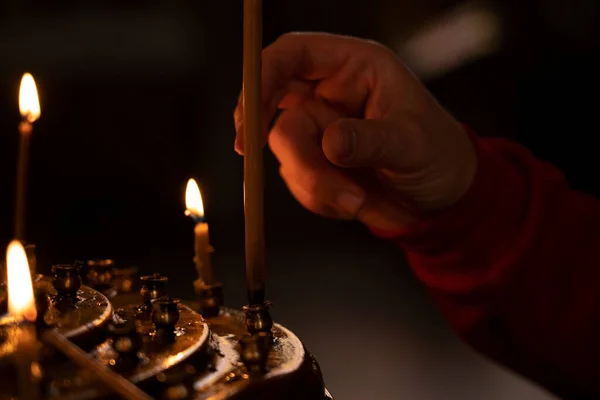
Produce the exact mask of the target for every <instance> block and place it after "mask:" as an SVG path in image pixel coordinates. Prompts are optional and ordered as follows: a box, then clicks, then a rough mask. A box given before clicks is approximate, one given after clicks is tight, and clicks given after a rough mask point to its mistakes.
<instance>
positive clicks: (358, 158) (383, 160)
mask: <svg viewBox="0 0 600 400" xmlns="http://www.w3.org/2000/svg"><path fill="white" fill-rule="evenodd" d="M405 136H406V135H404V134H403V132H402V131H401V129H400V128H399V127H398V125H397V124H395V123H393V122H389V121H382V120H366V119H340V120H338V121H336V122H334V123H333V124H331V125H329V126H328V127H327V129H326V130H325V133H324V134H323V142H322V146H323V152H324V153H325V156H326V157H327V158H328V159H329V161H331V162H332V163H333V164H336V165H338V166H341V167H369V168H385V169H391V170H394V169H398V168H401V165H400V164H401V163H402V164H404V162H402V160H403V156H402V155H403V154H406V152H407V150H408V149H407V148H406V147H407V145H408V143H406V142H407V139H406V137H405Z"/></svg>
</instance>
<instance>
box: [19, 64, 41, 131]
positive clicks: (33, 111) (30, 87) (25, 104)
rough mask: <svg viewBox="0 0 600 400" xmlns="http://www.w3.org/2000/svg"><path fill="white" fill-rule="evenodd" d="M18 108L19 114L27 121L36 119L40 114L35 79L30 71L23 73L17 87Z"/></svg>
mask: <svg viewBox="0 0 600 400" xmlns="http://www.w3.org/2000/svg"><path fill="white" fill-rule="evenodd" d="M19 109H20V111H21V116H22V117H23V118H25V119H26V120H27V121H29V122H34V121H36V120H37V119H38V118H39V117H40V114H41V111H40V99H39V98H38V92H37V88H36V86H35V81H34V80H33V76H31V74H30V73H28V72H27V73H25V74H23V78H21V88H20V89H19Z"/></svg>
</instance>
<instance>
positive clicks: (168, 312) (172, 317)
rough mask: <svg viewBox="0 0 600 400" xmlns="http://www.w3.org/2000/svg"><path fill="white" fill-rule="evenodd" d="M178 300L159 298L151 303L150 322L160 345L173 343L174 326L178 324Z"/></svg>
mask: <svg viewBox="0 0 600 400" xmlns="http://www.w3.org/2000/svg"><path fill="white" fill-rule="evenodd" d="M178 307H179V300H178V299H172V298H170V297H161V298H159V299H156V300H153V301H152V322H153V323H154V327H155V329H156V339H157V340H158V341H159V342H160V343H173V342H174V341H175V325H177V322H179V318H180V315H179V308H178Z"/></svg>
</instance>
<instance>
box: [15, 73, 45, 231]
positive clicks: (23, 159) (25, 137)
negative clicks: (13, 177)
mask: <svg viewBox="0 0 600 400" xmlns="http://www.w3.org/2000/svg"><path fill="white" fill-rule="evenodd" d="M19 110H20V112H21V117H22V121H21V123H20V124H19V136H20V141H19V156H18V161H17V163H18V164H17V189H16V198H15V237H16V238H17V239H23V238H24V237H23V236H24V235H25V202H26V196H25V191H26V182H27V166H28V158H29V157H28V156H29V139H30V137H31V132H33V123H34V122H35V121H36V120H37V119H38V118H39V117H40V114H41V112H40V101H39V98H38V92H37V88H36V86H35V81H34V80H33V76H31V74H29V73H26V74H24V75H23V78H22V79H21V87H20V89H19Z"/></svg>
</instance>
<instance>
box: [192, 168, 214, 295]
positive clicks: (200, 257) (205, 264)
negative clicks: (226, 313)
mask: <svg viewBox="0 0 600 400" xmlns="http://www.w3.org/2000/svg"><path fill="white" fill-rule="evenodd" d="M185 207H186V210H185V215H187V216H189V217H191V218H192V220H193V221H194V222H195V223H196V225H195V226H194V252H195V256H194V263H195V264H196V271H197V272H198V277H199V278H200V280H201V281H202V282H203V283H204V284H205V285H212V284H213V283H214V276H213V270H212V264H211V253H212V252H213V248H212V246H211V245H210V240H209V235H208V223H206V222H205V221H204V203H203V202H202V195H201V194H200V188H198V184H197V183H196V181H195V180H193V179H190V180H189V181H188V183H187V186H186V189H185Z"/></svg>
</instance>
